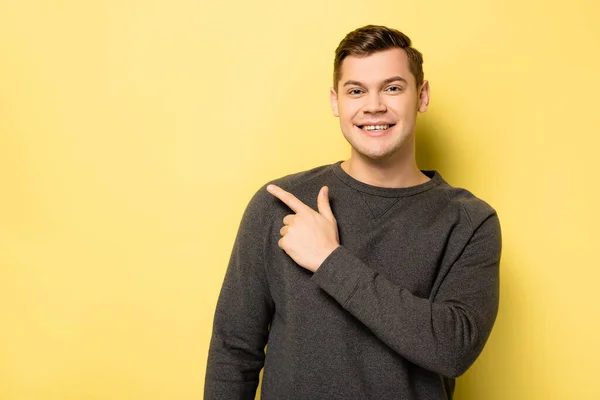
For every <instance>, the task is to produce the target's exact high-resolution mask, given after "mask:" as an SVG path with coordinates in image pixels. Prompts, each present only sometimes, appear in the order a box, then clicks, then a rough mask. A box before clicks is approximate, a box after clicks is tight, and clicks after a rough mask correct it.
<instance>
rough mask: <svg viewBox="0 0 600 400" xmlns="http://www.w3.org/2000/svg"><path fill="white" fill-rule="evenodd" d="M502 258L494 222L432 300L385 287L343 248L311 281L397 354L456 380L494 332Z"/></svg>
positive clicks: (478, 231) (478, 232) (484, 226)
mask: <svg viewBox="0 0 600 400" xmlns="http://www.w3.org/2000/svg"><path fill="white" fill-rule="evenodd" d="M500 250H501V238H500V226H499V222H498V218H497V216H496V215H495V214H494V215H491V216H490V217H488V218H487V219H485V220H484V221H483V222H482V223H481V224H480V225H479V226H478V227H475V230H474V232H473V234H472V236H471V238H470V240H469V242H468V243H467V245H466V247H465V248H464V250H463V252H462V254H461V256H460V257H459V258H458V259H457V260H456V261H455V263H454V264H453V265H452V266H451V268H450V271H449V272H448V274H447V275H446V276H445V278H444V279H443V281H442V283H441V284H440V286H439V289H438V290H437V293H436V294H435V295H434V296H433V299H432V300H431V299H424V298H419V297H417V296H415V295H413V294H412V293H411V292H409V291H408V290H406V289H403V288H402V287H401V286H400V285H397V284H395V283H393V282H391V281H389V280H387V279H386V278H385V277H383V276H381V275H379V274H378V273H377V272H376V271H374V270H373V269H371V268H369V267H368V266H367V265H365V264H364V263H363V262H362V261H360V260H359V259H358V258H356V257H355V256H354V255H352V254H351V253H350V252H349V251H348V250H347V249H346V248H344V247H343V246H340V247H338V248H337V249H336V250H334V251H333V252H332V253H331V254H330V255H329V257H328V258H327V259H326V260H325V261H324V262H323V264H322V265H321V266H320V267H319V269H318V270H317V271H316V273H315V274H314V275H313V278H312V279H313V281H314V282H315V283H317V284H318V285H319V286H320V287H321V288H322V289H323V290H324V291H326V292H327V293H328V294H329V295H331V296H332V297H333V298H335V299H336V300H337V301H338V302H339V303H340V304H341V305H342V306H343V307H344V308H345V309H346V310H347V311H348V312H350V313H351V314H353V315H354V316H355V317H356V318H358V319H359V320H360V321H361V322H362V323H363V324H365V325H366V326H367V327H368V328H369V329H370V330H371V331H372V332H373V333H374V334H375V335H376V336H377V337H378V338H379V339H380V340H381V341H383V342H384V343H386V344H387V345H388V346H389V347H390V348H391V349H392V350H394V351H395V352H396V353H398V354H399V355H401V356H403V357H405V358H406V359H408V360H410V361H411V362H413V363H415V364H417V365H419V366H421V367H423V368H426V369H428V370H431V371H434V372H437V373H439V374H441V375H444V376H450V377H457V376H459V375H461V374H462V373H464V372H465V371H466V370H467V369H468V368H469V366H471V364H472V363H473V362H474V361H475V359H476V358H477V356H478V355H479V353H480V352H481V350H482V349H483V346H484V344H485V342H486V340H487V338H488V336H489V334H490V332H491V329H492V326H493V324H494V321H495V318H496V314H497V311H498V292H499V273H498V272H499V271H498V270H499V262H500Z"/></svg>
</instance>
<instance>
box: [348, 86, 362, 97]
mask: <svg viewBox="0 0 600 400" xmlns="http://www.w3.org/2000/svg"><path fill="white" fill-rule="evenodd" d="M362 93H363V91H362V89H358V88H354V89H350V90H348V94H349V95H351V96H358V95H360V94H362Z"/></svg>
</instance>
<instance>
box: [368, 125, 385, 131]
mask: <svg viewBox="0 0 600 400" xmlns="http://www.w3.org/2000/svg"><path fill="white" fill-rule="evenodd" d="M389 127H390V126H389V125H364V126H363V129H364V130H365V131H383V130H386V129H388V128H389Z"/></svg>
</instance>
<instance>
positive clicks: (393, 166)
mask: <svg viewBox="0 0 600 400" xmlns="http://www.w3.org/2000/svg"><path fill="white" fill-rule="evenodd" d="M341 167H342V169H343V170H344V171H345V172H346V173H347V174H348V175H350V176H351V177H353V178H354V179H356V180H357V181H360V182H363V183H366V184H368V185H373V186H379V187H386V188H405V187H410V186H416V185H420V184H422V183H425V182H427V181H429V180H430V178H429V177H428V176H427V175H425V174H423V173H422V172H421V171H420V170H419V167H418V166H417V162H416V158H415V153H414V151H412V152H409V153H408V154H404V155H403V154H396V155H395V157H388V158H384V159H379V160H374V159H370V158H368V157H365V156H362V155H360V154H358V153H357V152H356V151H355V150H354V149H353V150H352V154H351V156H350V158H349V159H348V160H346V161H344V162H342V165H341Z"/></svg>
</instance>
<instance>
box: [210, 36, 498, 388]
mask: <svg viewBox="0 0 600 400" xmlns="http://www.w3.org/2000/svg"><path fill="white" fill-rule="evenodd" d="M429 93H430V92H429V83H428V82H427V81H425V80H424V79H423V70H422V56H421V54H420V53H419V52H418V51H417V50H415V49H414V48H412V47H411V41H410V39H409V38H408V37H406V36H405V35H404V34H402V33H401V32H399V31H397V30H393V29H389V28H386V27H382V26H365V27H363V28H360V29H357V30H355V31H354V32H351V33H349V34H348V35H347V36H346V37H345V38H344V39H343V40H342V42H341V43H340V45H339V47H338V48H337V50H336V56H335V62H334V85H333V88H332V90H331V106H332V109H333V114H334V115H335V116H336V117H339V120H340V127H341V130H342V132H343V134H344V136H345V137H346V139H347V140H348V142H349V143H350V145H351V147H352V152H351V156H350V158H349V159H348V160H346V161H344V162H338V163H335V164H332V165H327V166H323V167H319V168H315V169H313V170H310V171H306V172H302V173H299V174H294V175H290V176H287V177H284V178H281V179H279V180H276V181H274V182H272V183H271V184H270V185H268V186H267V187H266V188H263V189H261V190H260V191H259V192H258V193H257V194H256V195H255V196H254V198H253V199H252V200H251V201H250V204H249V205H248V208H247V210H246V212H245V214H244V217H243V219H242V223H241V226H240V229H239V232H238V236H237V239H236V242H235V245H234V249H233V253H232V256H231V261H230V264H229V268H228V270H227V274H226V277H225V281H224V283H223V288H222V291H221V295H220V297H219V302H218V305H217V310H216V314H215V320H214V329H213V337H212V340H211V345H210V351H209V358H208V368H207V374H206V387H205V399H210V400H212V399H227V400H229V399H236V400H237V399H253V398H254V396H255V392H256V388H257V385H258V380H259V372H260V370H261V369H262V368H263V365H264V376H263V382H262V392H261V394H262V396H261V398H262V399H263V400H295V399H298V400H318V399H323V400H337V399H339V400H342V399H343V400H353V399H356V400H359V399H360V400H363V399H407V400H409V399H423V400H437V399H451V398H452V396H453V391H454V378H455V377H457V376H459V375H461V374H462V373H463V372H465V370H466V369H467V368H469V366H470V365H471V364H472V363H473V362H474V361H475V359H476V358H477V356H478V355H479V353H480V352H481V350H482V349H483V346H484V344H485V342H486V340H487V338H488V336H489V334H490V331H491V329H492V325H493V323H494V320H495V318H496V314H497V309H498V290H499V287H498V286H499V284H498V279H499V277H498V266H499V261H500V227H499V222H498V217H497V215H496V213H495V211H494V210H493V209H492V208H491V207H490V206H489V205H487V204H486V203H484V202H483V201H481V200H479V199H477V198H476V197H475V196H473V195H472V194H471V193H469V192H468V191H466V190H463V189H457V188H454V187H452V186H450V185H448V184H447V183H446V182H445V181H444V180H443V179H442V177H441V176H440V174H439V173H437V172H435V171H420V170H419V169H418V167H417V165H416V161H415V124H416V118H417V114H418V113H419V112H425V111H426V110H427V106H428V103H429ZM266 345H268V347H267V349H266V356H265V346H266Z"/></svg>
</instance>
